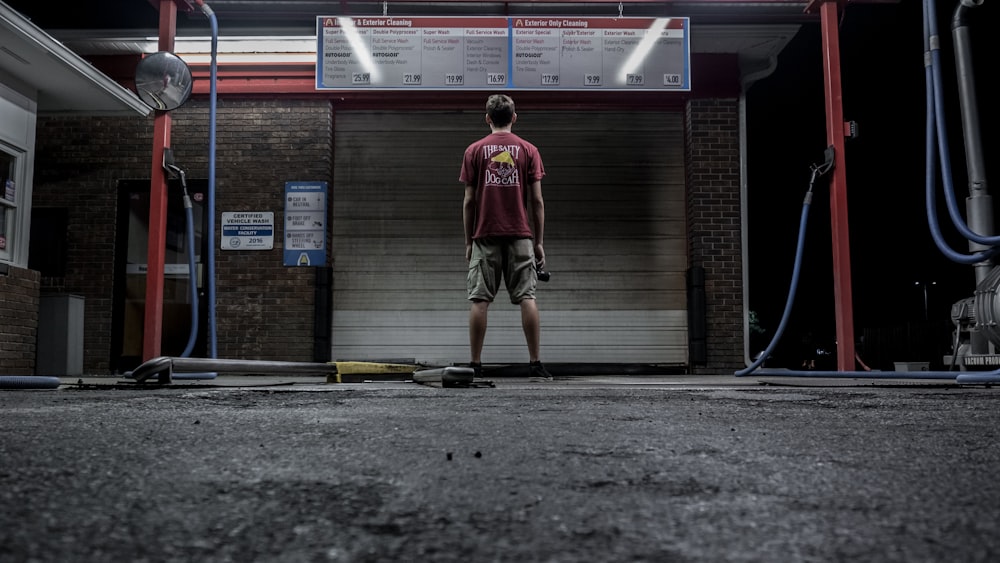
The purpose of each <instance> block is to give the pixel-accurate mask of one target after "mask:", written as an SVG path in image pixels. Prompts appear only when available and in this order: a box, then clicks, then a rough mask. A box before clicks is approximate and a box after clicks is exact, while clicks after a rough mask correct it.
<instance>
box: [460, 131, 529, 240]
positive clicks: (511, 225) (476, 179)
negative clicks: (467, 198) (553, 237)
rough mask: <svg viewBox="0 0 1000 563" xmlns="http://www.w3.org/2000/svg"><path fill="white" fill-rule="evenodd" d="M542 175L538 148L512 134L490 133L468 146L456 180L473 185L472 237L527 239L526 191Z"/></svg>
mask: <svg viewBox="0 0 1000 563" xmlns="http://www.w3.org/2000/svg"><path fill="white" fill-rule="evenodd" d="M543 176H545V168H544V167H543V166H542V157H541V155H540V154H539V153H538V149H537V148H536V147H535V145H533V144H531V143H529V142H528V141H525V140H524V139H522V138H520V137H518V136H517V135H515V134H514V133H509V132H500V133H491V134H489V135H487V136H485V137H483V138H482V139H480V140H478V141H476V142H475V143H472V144H471V145H469V147H468V148H467V149H465V158H463V159H462V173H461V174H460V175H459V177H458V179H459V181H460V182H462V183H463V184H465V185H474V186H476V225H475V229H474V230H473V233H472V238H474V239H480V238H484V237H496V236H505V237H517V238H531V224H530V222H529V221H528V190H529V189H530V187H531V184H532V183H534V182H535V181H536V180H541V179H542V177H543Z"/></svg>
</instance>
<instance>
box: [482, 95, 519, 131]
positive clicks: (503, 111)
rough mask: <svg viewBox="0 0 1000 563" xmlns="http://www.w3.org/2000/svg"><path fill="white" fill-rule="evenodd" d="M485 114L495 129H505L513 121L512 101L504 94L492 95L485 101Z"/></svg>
mask: <svg viewBox="0 0 1000 563" xmlns="http://www.w3.org/2000/svg"><path fill="white" fill-rule="evenodd" d="M486 113H487V115H489V116H490V121H492V122H493V125H494V126H496V127H506V126H508V125H510V124H511V122H512V121H514V100H512V99H511V98H510V96H508V95H506V94H493V95H492V96H490V97H489V99H487V100H486Z"/></svg>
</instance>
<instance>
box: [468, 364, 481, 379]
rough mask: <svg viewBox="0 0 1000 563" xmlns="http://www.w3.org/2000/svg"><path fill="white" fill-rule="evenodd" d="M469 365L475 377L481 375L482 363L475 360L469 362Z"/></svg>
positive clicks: (477, 377)
mask: <svg viewBox="0 0 1000 563" xmlns="http://www.w3.org/2000/svg"><path fill="white" fill-rule="evenodd" d="M469 367H470V368H472V371H473V374H474V375H475V378H476V379H479V378H480V377H482V376H483V364H480V363H477V362H469Z"/></svg>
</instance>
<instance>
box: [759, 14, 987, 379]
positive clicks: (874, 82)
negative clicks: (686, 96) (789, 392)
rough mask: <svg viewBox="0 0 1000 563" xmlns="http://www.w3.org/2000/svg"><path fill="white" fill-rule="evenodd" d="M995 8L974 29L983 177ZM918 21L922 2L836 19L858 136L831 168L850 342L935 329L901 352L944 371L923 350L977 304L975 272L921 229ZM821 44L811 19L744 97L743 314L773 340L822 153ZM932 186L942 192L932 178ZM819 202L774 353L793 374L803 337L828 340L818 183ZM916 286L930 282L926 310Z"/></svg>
mask: <svg viewBox="0 0 1000 563" xmlns="http://www.w3.org/2000/svg"><path fill="white" fill-rule="evenodd" d="M937 4H938V11H939V17H938V32H939V34H940V36H941V41H942V47H941V48H942V60H943V61H944V63H945V65H944V66H945V69H944V71H943V82H944V87H945V92H946V94H947V97H946V98H945V101H946V104H947V106H948V111H949V113H948V115H949V117H948V133H949V138H950V139H951V141H950V151H951V161H952V168H953V170H952V172H953V182H954V187H955V190H956V197H957V199H958V201H959V203H960V205H961V206H962V208H963V209H964V200H965V197H966V196H967V195H968V180H967V177H966V168H965V149H964V144H963V142H962V137H961V134H962V129H961V121H960V116H959V113H958V107H957V82H956V78H955V73H954V51H953V49H952V45H951V41H952V38H951V25H950V20H951V14H952V12H953V10H954V7H955V5H956V2H948V1H940V0H939V1H938V2H937ZM998 8H1000V6H998V5H997V2H996V1H995V0H994V1H992V2H990V1H989V0H988V1H987V2H986V3H985V4H984V5H982V6H979V7H978V8H976V9H975V10H974V11H973V15H974V18H973V20H972V25H970V30H971V34H972V39H973V49H974V51H973V56H974V58H973V65H974V71H975V77H976V82H977V89H978V106H979V114H980V115H979V122H980V127H981V129H982V142H983V152H984V155H985V159H986V161H987V162H986V167H987V170H986V171H987V179H989V178H995V177H996V173H997V164H996V160H997V150H998V148H1000V138H998V137H1000V135H998V133H997V125H998V112H997V109H996V104H995V100H996V95H995V94H994V93H993V91H992V89H991V88H990V87H989V86H987V82H992V81H993V78H994V76H993V75H994V74H995V70H994V69H995V68H997V66H996V65H997V62H996V57H997V55H998V54H1000V53H998V49H997V46H996V43H995V40H994V39H993V37H995V35H996V33H997V31H998V30H997V23H1000V18H998V13H1000V9H998ZM922 22H923V15H922V2H920V1H917V0H905V1H903V2H900V3H899V4H852V5H848V7H847V9H846V10H844V12H843V13H842V17H841V22H840V35H839V37H840V46H841V59H842V60H841V64H842V68H841V77H842V95H843V107H844V119H845V120H849V121H851V120H853V121H856V122H857V124H858V127H859V136H858V137H857V138H855V139H848V140H847V141H846V154H845V155H843V159H841V160H839V161H838V165H840V166H845V167H846V171H847V199H848V217H849V221H850V242H851V271H852V280H853V283H852V292H853V297H854V320H855V333H856V336H855V338H856V339H857V338H859V336H860V335H863V334H864V333H865V332H866V330H868V331H871V332H870V334H869V335H870V337H872V338H873V339H874V338H877V337H878V336H879V334H880V333H886V332H893V333H901V334H903V335H904V338H905V335H906V334H908V333H911V332H912V331H916V332H921V333H923V332H924V331H925V330H930V332H931V335H930V336H929V337H928V338H930V342H918V341H916V340H914V341H912V342H910V344H912V345H914V347H915V348H916V349H915V350H912V351H910V353H911V354H914V355H915V354H923V355H925V357H922V358H909V360H924V361H927V360H931V361H935V360H936V361H940V356H939V355H938V353H939V352H940V351H941V350H939V349H938V350H933V351H932V350H930V349H929V348H928V345H930V346H931V347H933V348H937V347H938V346H943V347H947V346H950V338H951V337H950V326H951V325H950V309H951V305H952V303H954V302H955V301H957V300H959V299H963V298H967V297H971V296H972V295H973V292H974V288H975V273H974V271H973V267H972V266H967V265H960V264H956V263H954V262H951V261H950V260H949V259H947V258H946V257H945V256H944V255H943V254H942V253H941V252H940V251H939V250H938V249H937V247H936V246H935V244H934V242H933V240H932V239H931V236H930V230H929V228H928V224H927V215H926V211H925V209H926V206H925V190H926V177H927V173H926V168H925V166H926V149H925V144H926V133H925V132H926V97H925V90H926V88H925V72H924V47H923V37H924V35H923V23H922ZM821 41H822V36H821V30H820V26H819V25H818V23H817V24H806V25H804V26H803V28H802V30H801V31H800V32H799V34H798V35H797V36H796V37H795V38H794V39H793V40H792V41H791V43H790V44H789V45H788V46H787V47H786V48H785V49H784V51H783V52H782V54H781V55H780V57H779V65H778V69H777V71H776V72H775V73H774V74H773V75H771V76H770V77H768V78H766V79H764V80H762V81H760V82H758V83H757V84H756V85H754V86H752V87H751V88H750V90H749V92H748V95H747V105H748V152H749V154H748V167H749V178H748V192H749V198H748V199H749V201H748V205H749V215H750V217H749V247H750V271H749V275H750V288H749V291H750V302H749V306H750V309H751V310H753V311H755V312H756V313H757V315H758V317H759V319H760V323H761V326H762V327H763V328H764V330H765V335H766V336H767V337H768V340H769V337H770V335H771V334H773V333H774V330H775V329H776V328H777V327H778V324H779V321H780V319H781V316H782V312H783V311H784V308H785V303H786V301H787V299H786V298H787V295H788V292H789V287H790V283H791V278H792V267H793V265H794V258H795V245H796V242H797V237H798V233H799V221H800V218H801V215H802V210H803V197H804V195H805V193H806V190H807V188H808V184H809V179H810V174H811V169H810V165H812V164H814V163H817V164H818V163H820V162H822V160H823V150H824V148H825V147H826V145H827V141H826V127H825V122H824V120H825V109H824V105H823V104H824V93H823V75H822V68H823V60H822V43H821ZM938 170H940V167H938ZM938 174H940V172H938ZM937 184H938V186H939V188H938V189H939V190H940V184H941V182H940V179H939V180H938V182H937ZM814 192H815V197H814V198H813V202H812V204H811V205H810V208H809V214H808V225H807V230H806V238H805V253H804V257H803V260H802V273H801V279H800V283H799V285H798V289H797V293H796V298H795V302H794V307H793V309H792V315H791V317H790V318H789V324H788V330H787V332H786V336H785V337H784V338H783V339H782V343H783V344H782V345H780V346H779V348H778V349H777V350H776V351H775V355H776V356H777V357H778V359H779V363H783V364H784V363H787V364H789V365H794V367H797V366H798V363H797V360H798V358H794V356H795V355H796V354H798V353H799V351H797V350H796V348H798V347H799V338H800V337H801V335H803V334H805V333H806V332H807V331H811V332H813V334H814V335H815V337H816V340H817V342H819V343H821V344H823V343H825V344H826V345H827V346H828V347H829V348H832V347H833V342H834V339H835V329H836V325H835V316H834V294H833V263H832V260H833V259H832V238H831V229H830V201H829V193H830V192H829V189H828V183H827V182H825V181H823V180H821V181H818V182H817V183H816V185H815V187H814ZM939 193H940V191H939ZM994 198H996V196H994ZM938 201H939V203H940V204H939V206H938V218H939V222H940V224H941V230H942V232H943V233H944V235H945V237H946V238H947V239H948V240H949V243H950V245H951V247H952V249H953V250H955V251H957V252H961V253H965V252H967V251H968V244H967V243H966V242H965V240H964V239H963V238H961V236H960V235H958V234H957V231H955V229H954V228H953V227H952V226H951V223H950V220H949V219H948V214H947V210H946V207H945V206H944V200H943V199H942V198H941V197H939V198H938ZM920 284H928V285H927V307H926V312H925V308H924V286H923V285H920ZM929 284H933V285H929ZM925 313H926V322H925ZM923 325H931V328H929V329H928V328H927V327H926V326H923ZM942 325H943V327H944V330H943V331H942V330H941V328H940V327H941V326H942ZM942 340H943V342H942ZM761 342H763V344H766V341H763V340H762V339H761V338H759V337H758V339H757V344H760V343H761ZM870 348H871V347H869V351H870V352H873V353H874V351H873V350H871V349H870ZM760 349H763V348H762V347H761V348H760ZM902 353H903V352H901V351H896V352H893V353H889V352H886V354H885V356H886V358H882V359H881V360H880V361H877V362H876V363H879V364H880V365H878V366H872V367H880V368H885V369H892V364H891V363H889V364H888V365H884V364H885V363H886V362H887V361H889V360H887V358H888V356H889V355H893V354H894V355H896V358H895V359H896V360H901V359H902V358H901V357H899V356H900V354H902ZM867 357H868V356H866V358H867ZM869 363H873V362H869Z"/></svg>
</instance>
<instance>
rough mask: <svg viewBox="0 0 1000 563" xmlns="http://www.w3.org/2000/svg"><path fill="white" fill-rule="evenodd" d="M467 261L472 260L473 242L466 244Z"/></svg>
mask: <svg viewBox="0 0 1000 563" xmlns="http://www.w3.org/2000/svg"><path fill="white" fill-rule="evenodd" d="M465 261H466V262H472V243H469V244H466V245H465Z"/></svg>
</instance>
